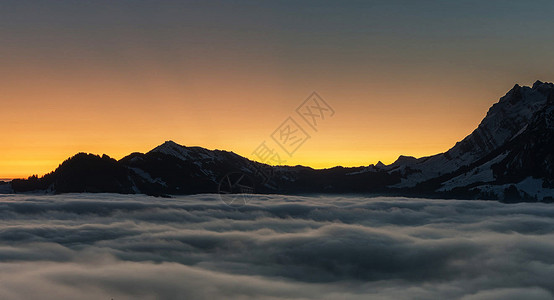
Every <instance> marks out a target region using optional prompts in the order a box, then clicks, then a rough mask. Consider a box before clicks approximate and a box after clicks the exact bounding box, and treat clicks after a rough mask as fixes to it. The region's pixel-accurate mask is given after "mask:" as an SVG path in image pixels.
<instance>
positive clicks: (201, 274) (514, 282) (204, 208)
mask: <svg viewBox="0 0 554 300" xmlns="http://www.w3.org/2000/svg"><path fill="white" fill-rule="evenodd" d="M0 216H2V217H1V218H0V245H1V246H0V278H1V280H0V298H1V299H31V298H40V299H47V300H48V299H72V298H73V299H74V298H79V299H111V298H113V299H138V298H140V299H221V298H225V299H337V298H340V299H367V298H368V297H370V298H372V299H429V298H435V299H440V298H443V299H444V298H449V299H456V298H463V299H509V297H512V298H514V299H515V298H518V295H519V296H521V295H525V298H526V299H551V298H553V296H552V295H553V294H552V293H553V292H554V283H552V281H551V280H550V278H552V277H553V276H554V257H553V256H552V255H551V253H553V251H554V218H553V217H554V206H551V205H547V204H540V203H538V204H537V203H521V204H512V205H507V204H501V203H498V202H487V201H447V200H425V199H405V198H360V197H358V198H355V197H296V196H279V195H272V196H267V195H265V196H256V197H255V198H254V199H253V201H252V202H251V203H250V205H248V206H245V207H240V208H237V209H235V208H231V207H228V206H226V205H224V204H223V203H221V202H219V201H218V198H217V196H215V195H195V196H183V197H178V198H173V199H163V198H152V197H146V196H136V195H109V194H98V195H92V194H84V195H59V196H22V195H16V196H13V195H12V196H5V195H2V196H0Z"/></svg>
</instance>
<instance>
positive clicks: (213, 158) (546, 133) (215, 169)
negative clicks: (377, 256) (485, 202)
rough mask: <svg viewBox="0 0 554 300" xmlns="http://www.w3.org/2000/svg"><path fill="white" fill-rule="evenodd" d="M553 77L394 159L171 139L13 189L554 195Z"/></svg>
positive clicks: (77, 161)
mask: <svg viewBox="0 0 554 300" xmlns="http://www.w3.org/2000/svg"><path fill="white" fill-rule="evenodd" d="M553 110H554V84H552V83H543V82H540V81H537V82H535V84H534V85H533V86H532V87H521V86H519V85H515V86H514V87H513V88H512V89H511V90H510V91H509V92H508V93H507V94H506V95H505V96H504V97H502V98H500V101H499V102H498V103H496V104H494V105H493V106H492V107H491V108H490V110H489V111H488V113H487V115H486V116H485V118H484V119H483V120H482V121H481V123H480V124H479V126H478V127H477V128H476V129H475V130H474V131H473V132H472V133H471V134H470V135H468V136H467V137H466V138H464V139H463V140H462V141H460V142H458V143H456V145H455V146H454V147H452V148H451V149H450V150H448V151H447V152H445V153H440V154H437V155H433V156H429V157H423V158H414V157H410V156H400V157H399V158H398V160H397V161H396V162H394V163H392V164H390V165H384V164H383V163H381V162H379V163H378V164H376V165H370V166H366V167H355V168H344V167H334V168H330V169H321V170H316V169H312V168H309V167H303V166H277V167H271V166H268V165H265V164H261V163H257V162H254V161H251V160H248V159H247V158H245V157H242V156H240V155H237V154H235V153H233V152H227V151H220V150H207V149H204V148H200V147H185V146H181V145H178V144H176V143H175V142H172V141H167V142H165V143H163V144H162V145H160V146H158V147H156V148H154V149H152V150H151V151H149V152H148V153H132V154H130V155H128V156H126V157H124V158H123V159H121V160H119V161H116V160H114V159H112V158H110V157H108V156H107V155H103V156H102V157H100V156H97V155H92V154H85V153H79V154H77V155H75V156H74V157H72V158H70V159H68V160H66V161H65V162H63V163H62V164H61V165H60V166H59V167H58V168H57V169H56V170H55V171H54V172H52V173H49V174H47V175H45V176H43V177H41V178H39V177H36V176H32V177H30V178H28V179H26V180H13V181H12V182H11V188H12V189H13V190H14V191H15V192H26V191H37V190H38V191H47V192H52V193H68V192H113V193H145V194H149V195H176V194H192V193H215V192H218V187H219V185H220V183H221V182H222V180H224V178H226V177H225V176H226V174H229V173H239V174H242V175H244V176H246V177H247V178H249V181H250V182H251V183H252V184H253V185H254V186H255V191H256V192H259V193H284V194H287V193H374V194H388V195H406V196H424V197H447V198H464V199H468V198H469V199H501V200H504V201H522V200H523V201H552V196H553V195H554V179H553V178H554V176H553V175H554V174H553V172H554V171H553V170H554V164H553V163H554V150H553V149H554V124H553V122H554V112H553Z"/></svg>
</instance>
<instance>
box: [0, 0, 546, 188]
mask: <svg viewBox="0 0 554 300" xmlns="http://www.w3.org/2000/svg"><path fill="white" fill-rule="evenodd" d="M62 2H63V1H62ZM462 2H464V1H462ZM25 3H27V2H25ZM25 3H20V2H18V1H13V2H7V3H5V4H1V5H0V40H1V41H2V44H1V46H0V58H1V64H2V67H1V68H0V101H1V102H0V103H1V108H0V120H2V123H1V127H2V129H3V130H2V134H1V135H0V178H17V177H27V176H29V175H32V174H39V175H42V174H45V173H47V172H50V171H52V170H54V169H55V168H56V167H57V166H58V164H59V163H61V162H62V161H63V160H64V159H66V158H68V157H70V156H72V155H74V154H75V153H77V152H88V153H96V154H102V153H106V154H108V155H109V156H111V157H114V158H116V159H120V158H122V157H124V156H125V155H128V154H130V153H131V152H135V151H139V152H146V151H149V150H150V149H152V148H154V147H155V146H157V145H159V144H161V143H163V142H164V141H166V140H174V141H175V142H177V143H179V144H182V145H185V146H201V147H205V148H208V149H222V150H228V151H233V152H235V153H237V154H240V155H243V156H246V157H248V158H251V159H255V157H254V156H253V155H252V151H253V150H254V149H255V148H256V147H257V146H258V145H259V144H260V143H261V142H262V141H264V140H268V141H269V140H270V137H269V136H270V134H271V133H272V132H273V131H274V130H275V129H276V128H277V126H279V125H280V124H281V123H282V122H283V121H284V120H285V119H286V118H287V117H288V116H290V115H293V114H294V110H295V109H296V107H297V106H298V105H299V104H300V103H301V102H302V101H303V100H304V99H305V98H306V97H307V96H308V95H310V94H311V93H312V92H313V91H317V92H318V93H319V94H320V95H321V96H322V97H323V98H324V99H325V100H326V101H327V102H328V103H329V104H330V105H331V106H332V107H333V108H334V110H335V111H336V114H335V115H334V116H333V117H332V118H329V119H327V120H326V121H325V122H323V123H322V124H321V127H320V128H319V129H318V131H317V132H314V131H311V132H310V134H311V136H312V137H311V139H310V140H308V142H306V144H304V145H303V146H302V147H301V148H300V149H299V150H298V151H297V152H296V153H294V155H293V156H292V157H286V164H289V165H296V164H301V165H307V166H311V167H315V168H326V167H332V166H336V165H342V166H360V165H369V164H374V163H377V162H378V161H379V160H380V161H382V162H384V163H391V162H393V161H394V160H395V159H396V158H397V157H398V156H399V155H401V154H402V155H411V156H416V157H421V156H426V155H432V154H436V153H439V152H442V151H445V150H447V149H449V148H450V147H452V146H453V145H454V144H455V143H456V142H457V141H459V140H461V139H462V138H463V137H465V136H466V135H468V134H470V133H471V131H472V130H473V129H474V128H476V126H477V125H478V124H479V121H480V120H481V119H482V118H483V117H484V116H485V114H486V111H487V109H488V108H489V107H490V106H491V105H492V104H493V103H495V102H496V101H498V98H499V96H501V95H502V94H503V93H504V92H505V91H507V90H509V89H510V88H511V87H512V86H513V85H514V84H515V83H520V84H532V83H533V82H534V81H535V80H537V79H544V80H549V79H550V80H551V79H552V78H554V60H552V59H551V57H550V56H551V55H552V51H553V50H554V38H553V33H552V30H551V28H549V27H548V26H543V25H544V24H543V23H541V22H542V21H541V20H545V22H546V20H548V19H549V18H551V15H550V14H551V11H552V10H551V9H550V10H549V9H544V7H543V9H537V7H538V6H533V7H530V6H526V5H523V4H521V5H520V4H517V3H515V2H508V3H505V4H503V8H504V9H496V7H495V4H498V3H497V1H491V2H490V4H484V5H482V6H480V7H478V8H476V7H473V6H472V5H471V1H469V2H468V1H465V2H464V3H466V4H456V5H454V4H449V5H446V4H444V5H443V4H437V3H435V4H434V5H432V6H426V5H421V6H420V7H419V8H415V9H417V10H420V11H421V12H425V11H426V10H429V9H432V10H433V11H435V14H433V15H429V16H426V14H425V13H421V14H419V15H418V16H417V17H416V16H413V15H408V14H407V12H406V11H405V10H404V9H403V7H404V6H405V5H407V6H409V5H410V4H408V3H404V4H403V5H399V4H389V2H386V1H380V3H377V2H376V1H373V2H371V3H373V4H371V3H368V4H367V5H365V6H364V5H362V6H363V7H361V8H360V6H358V7H356V8H354V7H349V6H348V5H344V6H342V7H337V6H336V5H333V4H332V2H325V1H323V2H321V3H322V4H321V5H315V2H309V1H307V2H305V5H303V6H299V7H296V8H295V9H296V11H294V12H289V11H287V4H286V3H285V2H282V3H281V4H268V3H266V4H258V3H256V2H253V3H251V4H250V5H246V4H241V5H239V4H236V5H231V4H230V2H222V3H220V5H219V6H217V5H213V4H212V5H208V4H205V3H203V2H190V3H187V4H174V3H173V4H169V3H168V4H165V5H158V6H156V7H155V8H154V2H153V1H152V2H149V1H146V2H143V1H137V2H120V4H112V2H110V1H95V2H92V3H87V4H85V3H84V2H83V3H81V2H69V3H70V4H69V5H68V4H67V3H66V5H65V6H64V7H63V8H61V7H57V6H56V5H50V6H47V5H44V4H42V3H41V2H39V3H35V4H33V5H30V4H25ZM122 3H126V4H125V5H124V4H122ZM254 3H255V4H254ZM317 3H319V2H317ZM544 6H548V7H550V8H554V7H552V3H551V2H545V5H544ZM493 8H495V9H494V12H491V9H493ZM412 9H414V8H412ZM44 10H46V11H47V12H48V13H44ZM437 10H438V11H440V12H441V13H436V11H437ZM513 11H518V12H519V15H529V14H534V15H535V18H533V21H530V22H529V23H527V24H526V26H524V27H525V28H521V27H520V26H519V25H518V24H519V23H518V22H512V18H513V17H514V16H513V14H512V12H513ZM468 12H472V14H466V13H468ZM484 13H492V14H493V17H491V18H488V19H487V20H486V21H485V20H484V19H481V18H480V16H481V15H482V14H484ZM338 15H340V16H341V18H336V16H338ZM385 15H388V16H389V17H387V18H385V17H384V16H385ZM443 15H448V16H450V18H448V19H446V18H443V17H441V16H443ZM454 15H461V16H463V17H460V18H455V17H453V16H454ZM417 18H425V19H426V20H427V21H426V22H417V23H415V22H416V21H420V20H415V19H417ZM344 19H348V20H350V22H349V23H348V25H345V24H343V23H342V22H341V20H344ZM492 29H494V30H492ZM414 36H417V37H418V40H417V41H415V40H413V37H414ZM492 37H494V38H495V39H491V38H492ZM467 40H471V43H465V42H466V41H467ZM514 40H518V43H514V42H513V41H514ZM530 45H533V46H530ZM453 49H457V51H456V52H452V50H453ZM539 70H540V71H539ZM544 70H549V71H544Z"/></svg>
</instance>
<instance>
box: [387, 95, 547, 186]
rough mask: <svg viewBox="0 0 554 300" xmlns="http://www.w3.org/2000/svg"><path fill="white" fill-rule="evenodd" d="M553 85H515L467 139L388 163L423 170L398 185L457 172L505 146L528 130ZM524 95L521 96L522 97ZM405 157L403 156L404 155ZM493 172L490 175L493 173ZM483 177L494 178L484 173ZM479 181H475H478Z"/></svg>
mask: <svg viewBox="0 0 554 300" xmlns="http://www.w3.org/2000/svg"><path fill="white" fill-rule="evenodd" d="M546 88H550V89H552V86H551V85H546V84H536V85H535V86H534V87H533V88H529V87H519V86H517V85H516V86H515V87H514V88H513V89H512V90H511V91H509V92H508V93H507V94H506V95H505V96H504V97H502V98H501V99H500V101H499V102H498V103H496V104H495V105H493V106H492V107H491V108H490V110H489V111H488V113H487V115H486V117H485V118H484V119H483V120H482V121H481V123H480V124H479V126H478V128H477V129H475V130H474V131H473V132H472V133H471V134H470V135H468V136H467V137H466V138H464V140H462V141H461V142H459V143H456V145H455V146H454V147H452V148H451V149H450V150H449V151H447V152H446V153H441V154H437V155H434V156H430V157H424V158H420V159H417V160H406V159H404V160H402V161H400V159H399V161H398V162H395V163H393V164H391V165H389V166H387V171H388V172H389V173H390V172H395V171H400V172H402V174H406V171H407V168H410V169H412V170H416V171H419V172H416V173H412V174H409V175H406V176H405V178H402V179H401V182H400V183H398V184H396V185H393V186H391V187H394V188H406V187H413V186H415V185H416V184H417V183H420V182H423V181H426V180H429V179H431V178H434V177H437V176H440V175H442V174H446V173H450V172H454V171H456V170H457V169H459V168H460V167H462V166H466V165H470V164H472V163H474V162H475V161H477V160H479V159H481V158H483V157H484V156H485V155H487V154H489V153H490V152H491V151H493V150H495V149H497V148H498V147H500V146H502V145H503V144H504V143H506V142H507V141H509V140H511V139H512V138H514V137H515V136H517V135H518V134H520V133H521V132H523V131H524V130H525V128H526V127H527V125H528V124H529V121H530V120H531V118H532V116H533V115H534V114H535V113H536V112H537V111H539V110H540V109H541V108H542V107H544V105H545V104H546V101H547V97H546V95H545V94H544V93H543V92H541V90H544V89H546ZM519 96H521V98H520V97H519ZM401 158H402V157H401ZM489 175H490V174H489ZM479 176H482V178H477V177H476V178H473V179H471V180H469V179H468V180H469V181H472V180H477V179H486V178H490V177H488V176H487V174H484V173H483V174H480V175H479ZM474 182H475V181H474Z"/></svg>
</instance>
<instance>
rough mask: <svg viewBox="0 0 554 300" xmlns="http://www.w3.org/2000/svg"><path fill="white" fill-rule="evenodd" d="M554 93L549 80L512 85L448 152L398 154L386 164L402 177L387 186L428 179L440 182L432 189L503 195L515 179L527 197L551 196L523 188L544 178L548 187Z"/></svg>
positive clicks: (424, 185) (413, 184) (411, 184)
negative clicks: (472, 128)
mask: <svg viewBox="0 0 554 300" xmlns="http://www.w3.org/2000/svg"><path fill="white" fill-rule="evenodd" d="M553 98H554V84H552V83H543V82H540V81H537V82H535V84H533V86H532V87H525V86H524V87H521V86H519V85H517V84H516V85H515V86H514V87H513V88H512V89H511V90H510V91H509V92H508V93H507V94H506V95H505V96H504V97H502V98H500V101H499V102H498V103H496V104H494V105H493V106H492V107H491V108H490V110H489V112H488V113H487V115H486V116H485V118H484V119H483V120H482V121H481V123H480V124H479V126H478V127H477V129H475V130H474V131H473V132H472V133H471V134H470V135H468V136H467V137H466V138H465V139H463V140H462V141H460V142H458V143H456V145H455V146H454V147H452V148H451V149H450V150H448V151H447V152H445V153H441V154H437V155H434V156H431V157H424V158H420V159H414V158H405V157H401V158H399V160H398V161H396V162H395V163H393V164H391V165H390V166H387V170H388V172H399V173H400V174H401V176H402V178H401V182H400V183H398V184H395V185H393V186H391V187H393V188H418V185H419V186H421V187H420V188H419V189H429V188H430V187H431V186H433V185H432V184H430V182H432V183H434V184H435V185H436V184H437V183H440V186H439V187H437V186H435V187H437V188H436V189H435V190H434V191H436V192H452V191H456V190H457V191H461V190H464V188H465V189H468V188H469V189H471V190H473V191H478V192H482V193H479V194H480V195H481V194H487V196H490V197H500V198H503V197H504V195H503V194H504V190H505V189H506V188H511V184H514V185H515V187H516V188H517V187H518V185H519V186H520V189H518V190H519V191H520V192H522V193H525V194H527V195H526V196H530V197H535V196H537V198H539V199H542V198H545V197H548V196H550V192H548V193H545V194H543V195H540V194H537V193H536V192H534V191H533V190H534V189H527V188H526V187H527V186H528V185H529V182H531V181H533V185H534V186H536V185H539V186H542V182H543V180H545V186H544V189H543V190H547V189H548V187H553V186H552V169H551V168H552V154H553V153H554V147H553V145H552V132H553V129H552V125H551V124H552V119H553V117H552V106H553V100H552V99H553ZM539 137H540V138H539ZM542 168H546V169H545V170H543V171H544V172H542V173H537V172H531V170H537V169H542ZM500 170H503V171H502V172H501V171H500ZM516 170H517V171H516ZM507 174H510V176H511V177H509V178H507V177H506V176H508V175H507ZM524 174H527V176H525V177H524V176H523V175H524ZM529 176H535V179H533V177H531V178H529ZM520 181H521V182H523V181H525V182H524V183H521V182H520ZM506 184H508V186H506Z"/></svg>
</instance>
